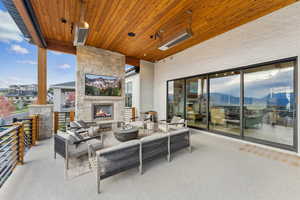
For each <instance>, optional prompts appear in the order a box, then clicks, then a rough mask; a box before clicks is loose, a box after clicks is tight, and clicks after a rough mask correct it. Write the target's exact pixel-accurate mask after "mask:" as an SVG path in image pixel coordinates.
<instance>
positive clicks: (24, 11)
mask: <svg viewBox="0 0 300 200" xmlns="http://www.w3.org/2000/svg"><path fill="white" fill-rule="evenodd" d="M12 1H13V3H14V5H15V7H16V9H17V10H18V13H19V14H20V16H21V18H22V19H23V22H24V24H25V26H26V28H27V30H28V32H29V34H30V35H31V37H32V40H33V42H34V44H36V45H37V46H39V47H42V48H45V47H46V46H47V44H46V43H45V41H44V40H43V37H42V35H41V34H39V32H38V31H37V27H36V26H37V25H35V24H34V22H33V18H34V16H33V15H32V13H31V14H30V13H29V11H28V7H26V5H25V3H24V2H25V1H23V0H12ZM26 2H27V1H26ZM28 2H29V1H28ZM28 2H27V4H28ZM27 6H29V7H30V6H31V5H29V4H28V5H27Z"/></svg>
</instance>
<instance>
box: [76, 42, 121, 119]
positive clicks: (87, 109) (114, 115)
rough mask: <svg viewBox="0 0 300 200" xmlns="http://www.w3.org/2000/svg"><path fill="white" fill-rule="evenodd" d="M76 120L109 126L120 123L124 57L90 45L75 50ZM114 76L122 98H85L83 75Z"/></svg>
mask: <svg viewBox="0 0 300 200" xmlns="http://www.w3.org/2000/svg"><path fill="white" fill-rule="evenodd" d="M76 55H77V71H76V106H75V112H76V120H84V121H95V122H97V123H100V124H101V123H103V124H105V123H111V122H117V121H122V120H123V114H124V105H125V90H124V84H125V56H124V55H122V54H120V53H116V52H112V51H108V50H104V49H99V48H95V47H90V46H80V47H77V53H76ZM86 74H93V75H100V76H101V75H102V76H113V77H118V78H119V79H121V85H122V90H121V96H87V95H86V94H85V75H86Z"/></svg>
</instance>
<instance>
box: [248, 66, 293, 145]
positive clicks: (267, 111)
mask: <svg viewBox="0 0 300 200" xmlns="http://www.w3.org/2000/svg"><path fill="white" fill-rule="evenodd" d="M294 66H295V62H285V63H277V64H272V65H267V66H263V67H258V68H252V69H248V70H245V73H244V88H245V89H244V94H245V98H244V114H245V115H244V135H245V137H249V138H255V139H260V140H265V141H268V142H274V143H278V144H285V145H290V146H292V145H293V144H294V141H293V140H294V124H295V112H296V107H295V94H294Z"/></svg>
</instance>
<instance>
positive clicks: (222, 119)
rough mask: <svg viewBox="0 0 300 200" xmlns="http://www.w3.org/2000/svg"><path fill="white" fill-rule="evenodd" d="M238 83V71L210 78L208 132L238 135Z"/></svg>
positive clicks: (239, 81)
mask: <svg viewBox="0 0 300 200" xmlns="http://www.w3.org/2000/svg"><path fill="white" fill-rule="evenodd" d="M240 83H241V80H240V72H239V71H237V72H235V71H232V72H226V73H220V74H214V75H211V76H210V79H209V101H210V102H209V113H210V120H209V129H210V130H215V131H220V132H223V133H228V134H233V135H240V132H241V131H240Z"/></svg>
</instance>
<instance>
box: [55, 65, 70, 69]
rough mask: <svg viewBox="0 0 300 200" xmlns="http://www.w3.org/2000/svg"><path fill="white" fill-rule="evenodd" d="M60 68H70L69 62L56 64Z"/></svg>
mask: <svg viewBox="0 0 300 200" xmlns="http://www.w3.org/2000/svg"><path fill="white" fill-rule="evenodd" d="M58 67H59V68H60V69H70V68H71V65H69V64H62V65H59V66H58Z"/></svg>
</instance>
